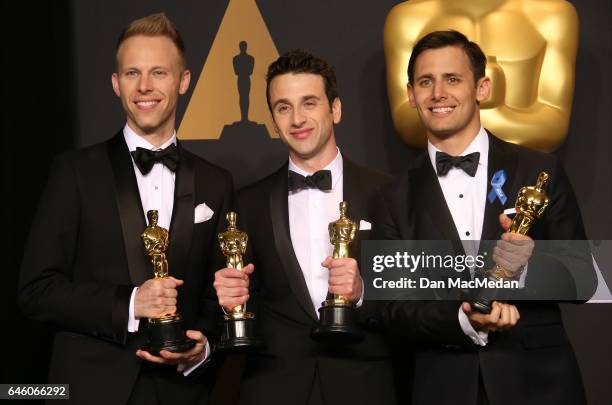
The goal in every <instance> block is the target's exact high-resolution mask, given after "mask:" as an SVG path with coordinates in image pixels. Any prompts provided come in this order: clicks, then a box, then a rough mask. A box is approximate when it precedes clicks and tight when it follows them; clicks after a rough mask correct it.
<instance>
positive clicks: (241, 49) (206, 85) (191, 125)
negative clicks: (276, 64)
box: [177, 0, 278, 140]
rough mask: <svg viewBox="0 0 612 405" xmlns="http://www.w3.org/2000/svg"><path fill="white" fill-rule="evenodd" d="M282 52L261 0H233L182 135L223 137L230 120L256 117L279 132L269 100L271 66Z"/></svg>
mask: <svg viewBox="0 0 612 405" xmlns="http://www.w3.org/2000/svg"><path fill="white" fill-rule="evenodd" d="M247 47H248V53H247ZM276 58H278V51H277V50H276V46H275V45H274V41H273V40H272V37H271V35H270V32H269V31H268V28H267V27H266V23H265V21H264V19H263V17H262V15H261V13H260V12H259V8H258V7H257V4H256V2H255V0H230V2H229V4H228V5H227V9H226V10H225V14H224V15H223V20H222V21H221V25H220V26H219V30H218V31H217V35H216V36H215V39H214V41H213V44H212V46H211V48H210V51H209V52H208V56H207V58H206V62H205V63H204V66H203V67H202V72H201V73H200V76H199V77H198V82H197V83H196V85H195V88H194V90H193V94H192V95H191V98H190V100H189V104H188V105H187V109H186V110H185V115H184V116H183V119H182V121H181V124H180V126H179V129H178V131H177V136H178V137H179V138H180V139H186V140H196V139H203V140H208V139H210V140H213V139H219V138H220V137H221V134H222V132H223V130H224V127H225V126H227V125H231V124H232V123H243V124H244V123H247V122H250V123H252V124H253V125H255V124H261V125H262V126H264V125H265V129H266V130H267V133H268V136H269V137H270V138H278V135H277V134H276V132H275V131H274V125H273V123H272V117H271V116H270V113H269V111H268V105H267V103H266V71H267V68H268V65H269V64H270V63H272V62H273V61H274V60H276ZM237 81H238V83H236V82H237ZM264 132H265V131H264Z"/></svg>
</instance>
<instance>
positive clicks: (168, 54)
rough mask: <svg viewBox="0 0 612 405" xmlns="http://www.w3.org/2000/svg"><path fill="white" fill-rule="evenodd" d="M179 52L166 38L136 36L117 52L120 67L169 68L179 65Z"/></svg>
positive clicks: (124, 42) (124, 43) (125, 42)
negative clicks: (153, 66)
mask: <svg viewBox="0 0 612 405" xmlns="http://www.w3.org/2000/svg"><path fill="white" fill-rule="evenodd" d="M179 61H180V56H179V51H178V49H177V48H176V45H174V42H172V40H171V39H170V38H168V37H165V36H145V35H135V36H133V37H129V38H128V39H126V40H125V41H123V43H122V44H121V46H120V47H119V49H118V50H117V63H118V64H119V66H124V67H128V66H139V65H155V66H168V65H170V64H172V63H179Z"/></svg>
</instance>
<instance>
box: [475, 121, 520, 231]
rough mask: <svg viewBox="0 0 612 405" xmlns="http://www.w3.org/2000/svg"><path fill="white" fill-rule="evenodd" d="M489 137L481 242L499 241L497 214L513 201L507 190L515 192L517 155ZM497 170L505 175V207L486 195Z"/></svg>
mask: <svg viewBox="0 0 612 405" xmlns="http://www.w3.org/2000/svg"><path fill="white" fill-rule="evenodd" d="M487 133H488V135H489V162H488V164H487V201H486V202H485V213H484V220H483V223H482V233H481V235H482V236H481V239H482V240H496V239H499V237H500V235H501V234H502V228H501V226H500V225H499V214H501V213H502V212H503V211H504V209H505V208H509V207H510V206H509V205H508V202H510V201H513V199H512V198H511V197H512V196H510V195H508V192H509V190H516V189H517V185H516V184H515V182H516V181H517V176H515V172H516V165H517V158H518V156H517V154H516V153H514V152H512V151H509V150H507V148H505V147H504V146H505V145H504V144H503V143H502V142H501V141H500V140H499V139H497V138H496V137H495V136H493V135H492V134H491V133H490V132H488V131H487ZM499 170H503V171H504V172H505V173H506V183H505V184H504V185H503V187H502V188H503V190H504V192H505V193H506V196H507V197H508V201H506V205H505V206H504V205H502V203H501V202H500V201H499V198H497V197H496V198H495V200H494V201H493V202H492V203H491V202H490V201H489V199H488V195H489V193H490V192H491V190H492V188H493V187H492V186H491V184H490V183H491V179H492V178H493V175H494V174H495V173H496V172H498V171H499Z"/></svg>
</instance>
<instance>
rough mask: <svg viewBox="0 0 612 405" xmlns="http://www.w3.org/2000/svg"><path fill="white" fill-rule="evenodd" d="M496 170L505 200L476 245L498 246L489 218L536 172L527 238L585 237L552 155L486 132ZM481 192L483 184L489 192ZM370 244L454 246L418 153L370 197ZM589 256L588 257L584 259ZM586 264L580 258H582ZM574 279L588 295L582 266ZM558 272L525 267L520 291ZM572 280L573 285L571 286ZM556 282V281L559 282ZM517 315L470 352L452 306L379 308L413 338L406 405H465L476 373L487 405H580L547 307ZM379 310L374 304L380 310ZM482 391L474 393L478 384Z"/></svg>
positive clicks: (535, 305) (571, 362) (430, 174)
mask: <svg viewBox="0 0 612 405" xmlns="http://www.w3.org/2000/svg"><path fill="white" fill-rule="evenodd" d="M498 170H505V172H506V175H507V180H506V183H505V185H504V187H503V190H504V192H505V194H506V195H507V197H508V200H507V201H506V204H505V205H504V206H502V204H501V203H500V201H499V199H496V200H495V201H494V203H489V201H487V202H486V209H485V214H484V223H483V229H482V239H483V240H496V239H499V237H500V235H501V233H502V232H503V230H502V228H501V227H500V225H499V219H498V217H499V214H501V213H502V212H503V210H504V209H506V208H510V207H514V203H515V199H516V196H517V193H518V190H519V189H520V188H521V187H523V186H525V185H533V184H535V182H536V180H537V177H538V174H539V172H540V171H542V170H545V171H547V172H548V173H549V175H550V179H551V180H550V183H549V185H548V187H547V190H546V191H547V193H548V195H549V197H550V205H549V206H548V208H547V209H546V211H545V213H544V215H543V216H542V217H541V218H540V219H539V220H538V221H537V222H536V224H535V225H534V226H533V227H532V228H531V231H530V236H531V237H532V238H533V239H534V240H538V239H539V240H544V239H551V240H553V239H554V240H576V239H580V240H582V239H586V236H585V232H584V228H583V224H582V219H581V216H580V211H579V209H578V205H577V202H576V198H575V196H574V193H573V191H572V187H571V185H570V183H569V181H568V178H567V176H566V174H565V173H564V171H563V169H562V167H561V165H560V164H559V162H558V161H557V160H556V159H555V157H554V156H552V155H549V154H545V153H540V152H535V151H531V150H528V149H526V148H523V147H520V146H516V145H513V144H510V143H507V142H503V141H501V140H499V139H497V138H495V137H494V136H492V135H491V134H489V161H488V173H487V178H488V179H489V180H490V179H491V177H492V175H493V173H495V172H497V171H498ZM489 190H490V187H489ZM489 190H488V191H489ZM378 206H379V210H378V211H377V212H378V213H379V214H380V215H378V216H377V218H375V220H374V224H375V226H374V230H373V238H375V239H399V240H417V239H421V240H454V241H457V240H460V239H461V238H460V237H459V234H458V232H457V230H456V228H455V226H454V222H453V219H452V215H451V213H450V211H449V209H448V206H447V204H446V201H445V199H444V195H443V193H442V189H441V188H440V185H439V182H438V180H437V177H436V172H435V170H434V168H433V166H432V165H431V161H430V159H429V156H428V154H427V152H426V151H425V152H424V153H423V154H422V155H420V156H419V157H418V158H417V159H416V160H415V162H414V165H413V167H411V168H410V169H409V170H407V171H406V172H405V173H404V174H403V176H401V177H400V178H398V181H397V182H396V184H394V185H393V186H392V187H391V188H389V189H388V190H386V191H385V192H384V193H383V194H382V197H381V199H380V200H378ZM588 258H589V259H590V256H588ZM588 261H589V262H590V260H588ZM584 268H585V269H586V270H585V273H584V275H583V276H584V277H581V278H578V282H580V283H583V285H581V286H578V287H579V288H581V289H582V290H583V291H584V289H590V291H591V292H592V291H594V288H595V280H596V279H595V275H594V273H593V272H592V267H591V266H590V264H588V265H587V266H585V267H584ZM558 269H559V266H552V267H548V266H545V265H544V266H542V265H539V263H538V264H536V263H535V262H534V260H531V261H530V263H529V268H528V274H527V282H526V283H527V284H526V285H527V287H526V290H529V288H531V287H532V286H533V285H537V284H538V282H543V283H546V282H547V281H548V282H549V284H550V280H558V279H560V278H561V279H562V278H564V277H565V278H567V280H566V281H568V280H570V279H569V278H568V277H567V274H562V272H559V271H558ZM571 281H573V280H571ZM561 284H563V283H561ZM513 303H514V304H515V305H516V306H517V308H518V310H519V312H520V315H521V319H520V321H519V322H518V324H517V325H516V326H515V327H514V328H512V329H511V330H509V331H506V332H500V333H495V332H492V333H490V334H489V342H488V344H487V346H486V347H478V346H476V345H474V344H473V343H472V342H471V341H470V340H469V339H468V338H467V337H466V336H465V334H464V333H463V332H462V330H461V328H460V326H459V323H458V310H459V306H460V302H459V301H454V302H435V301H424V302H395V303H389V304H388V305H387V306H386V307H384V305H383V307H384V309H383V310H381V313H382V319H383V321H382V322H383V323H385V324H386V325H387V326H389V327H390V328H391V330H392V331H393V332H394V333H395V334H396V335H398V336H403V337H406V338H413V339H416V341H417V344H416V347H417V349H416V353H415V364H416V367H415V369H414V384H413V388H412V391H413V393H412V399H413V403H414V404H438V405H444V404H453V405H457V404H458V405H461V404H475V403H477V391H478V384H479V373H480V375H481V377H482V380H481V381H482V382H483V383H484V389H485V390H486V393H487V395H488V397H489V399H490V401H491V403H492V404H496V405H497V404H499V405H505V404H508V405H511V404H518V403H520V404H543V403H550V404H567V405H570V404H581V403H584V402H585V398H584V390H583V386H582V381H581V376H580V373H579V370H578V366H577V364H576V360H575V358H574V354H573V351H572V348H571V347H570V344H569V341H568V338H567V336H566V333H565V331H564V328H563V325H562V321H561V314H560V311H559V307H558V304H557V303H554V302H549V301H521V302H513ZM381 305H382V304H381ZM481 388H482V387H481Z"/></svg>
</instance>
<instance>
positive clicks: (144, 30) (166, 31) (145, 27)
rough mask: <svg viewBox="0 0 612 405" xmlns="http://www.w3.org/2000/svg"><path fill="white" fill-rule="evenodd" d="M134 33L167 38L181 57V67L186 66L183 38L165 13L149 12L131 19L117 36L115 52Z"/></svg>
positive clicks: (134, 34)
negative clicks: (141, 16) (149, 13)
mask: <svg viewBox="0 0 612 405" xmlns="http://www.w3.org/2000/svg"><path fill="white" fill-rule="evenodd" d="M136 35H144V36H148V37H158V36H160V37H166V38H169V39H170V40H171V41H172V42H173V43H174V45H175V46H176V49H177V50H178V53H179V56H180V58H181V60H180V63H181V66H182V67H183V69H184V68H185V67H186V65H187V60H186V59H185V45H184V43H183V38H182V37H181V34H179V32H178V30H177V29H176V25H174V23H173V22H172V21H171V20H170V19H169V18H168V17H167V16H166V14H165V13H163V12H161V13H157V14H151V15H148V16H146V17H143V18H140V19H138V20H134V21H132V22H131V23H130V24H129V25H128V26H127V27H126V28H125V29H124V30H123V32H122V33H121V35H120V36H119V39H118V40H117V46H116V48H115V52H116V53H118V52H119V47H121V44H122V43H123V42H124V41H125V40H126V39H128V38H130V37H133V36H136Z"/></svg>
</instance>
